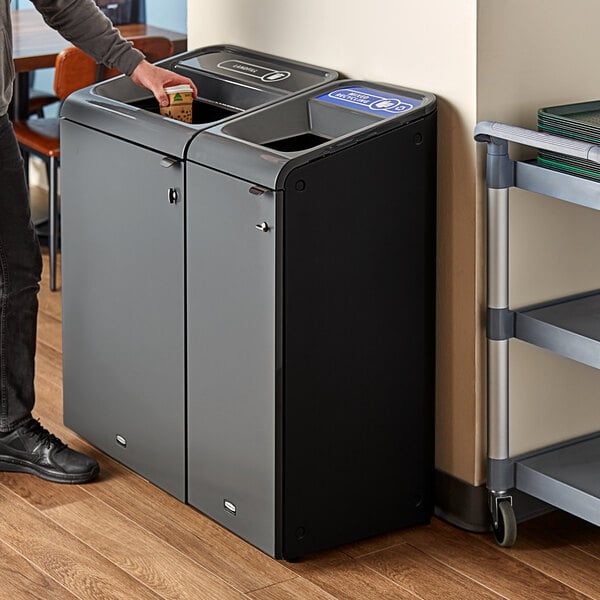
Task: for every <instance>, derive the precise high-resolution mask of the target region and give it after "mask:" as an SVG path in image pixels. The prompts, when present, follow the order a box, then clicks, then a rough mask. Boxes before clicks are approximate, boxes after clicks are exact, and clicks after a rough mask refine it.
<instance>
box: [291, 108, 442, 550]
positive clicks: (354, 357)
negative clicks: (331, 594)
mask: <svg viewBox="0 0 600 600" xmlns="http://www.w3.org/2000/svg"><path fill="white" fill-rule="evenodd" d="M435 200H436V114H435V113H434V114H431V115H429V116H428V117H426V118H425V119H423V120H421V121H418V122H416V123H412V124H409V125H407V126H405V127H403V128H401V129H397V130H394V131H392V132H389V133H387V134H384V135H382V136H379V137H377V138H374V139H371V140H368V141H365V142H363V143H361V144H358V145H356V146H353V147H350V148H348V149H345V150H343V151H341V152H339V153H337V154H334V155H331V156H329V157H325V158H322V159H320V160H317V161H315V162H313V163H309V164H307V165H304V166H302V167H300V168H298V169H296V170H295V171H293V172H292V173H291V174H290V176H289V177H288V179H287V181H286V185H285V194H284V203H285V207H284V224H283V252H284V256H283V274H282V276H283V282H282V286H283V305H282V311H283V315H282V316H283V357H282V358H283V391H282V394H283V402H282V405H281V410H282V415H281V416H282V420H281V423H282V429H283V435H282V436H281V438H280V439H281V444H282V452H283V456H282V461H281V463H280V468H281V469H282V473H280V475H281V477H282V480H281V481H282V487H281V488H280V489H281V492H282V497H281V498H280V501H281V503H282V511H281V518H282V525H283V527H282V529H283V536H282V538H283V539H282V540H281V543H282V548H281V554H282V555H283V557H284V558H288V559H293V558H297V557H299V556H301V555H303V554H307V553H309V552H315V551H318V550H322V549H324V548H328V547H332V546H335V545H338V544H343V543H348V542H352V541H354V540H358V539H361V538H365V537H369V536H372V535H377V534H380V533H383V532H386V531H390V530H394V529H398V528H401V527H405V526H410V525H414V524H419V523H427V522H428V521H429V519H430V516H431V514H432V511H433V461H434V453H433V445H434V438H433V411H434V389H435V386H434V377H435V231H436V230H435V211H436V208H435Z"/></svg>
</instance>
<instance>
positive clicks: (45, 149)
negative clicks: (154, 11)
mask: <svg viewBox="0 0 600 600" xmlns="http://www.w3.org/2000/svg"><path fill="white" fill-rule="evenodd" d="M131 41H132V42H133V44H134V46H135V47H136V48H139V49H140V50H141V51H142V52H143V53H144V54H145V55H146V57H147V58H148V60H150V61H151V62H153V61H156V60H160V59H162V58H168V57H169V56H171V55H172V54H173V45H172V43H171V42H170V40H168V39H167V38H161V37H154V36H148V37H139V38H134V39H132V40H131ZM106 71H108V70H106ZM106 71H104V70H101V71H100V73H99V69H98V65H97V64H96V62H95V61H94V60H93V59H92V58H90V57H89V56H88V55H87V54H85V53H84V52H82V51H81V50H79V49H77V48H75V47H70V48H67V49H66V50H63V51H62V52H61V53H60V54H59V55H58V56H57V58H56V63H55V73H54V93H55V94H56V96H57V98H59V99H60V100H64V99H65V98H66V97H67V96H68V95H69V94H71V93H72V92H74V91H76V90H79V89H81V88H84V87H87V86H89V85H92V84H94V83H95V82H97V81H98V80H99V79H104V78H106V77H107V75H112V72H113V70H110V72H109V73H107V72H106ZM114 73H115V74H120V73H119V72H118V71H114ZM99 75H101V77H99ZM13 125H14V129H15V135H16V136H17V141H18V142H19V146H20V147H21V152H22V153H23V157H24V158H25V160H26V162H27V159H28V157H29V155H30V154H34V155H36V156H39V157H40V158H42V159H43V160H44V162H45V163H46V166H47V170H48V188H49V195H48V204H49V216H50V223H49V233H48V247H49V250H50V289H51V290H52V291H54V290H56V255H57V252H58V238H59V232H58V230H59V227H58V177H57V176H58V164H59V161H60V128H59V119H28V120H26V121H15V122H14V123H13Z"/></svg>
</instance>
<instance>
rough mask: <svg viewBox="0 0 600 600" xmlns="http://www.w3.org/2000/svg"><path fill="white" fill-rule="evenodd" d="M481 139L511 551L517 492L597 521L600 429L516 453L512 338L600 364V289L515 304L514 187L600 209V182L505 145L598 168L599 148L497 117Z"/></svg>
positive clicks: (492, 386) (491, 446) (500, 526)
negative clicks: (514, 153) (523, 156)
mask: <svg viewBox="0 0 600 600" xmlns="http://www.w3.org/2000/svg"><path fill="white" fill-rule="evenodd" d="M475 139H476V140H477V141H478V142H486V143H487V172H486V180H487V227H488V233H487V249H488V251H487V299H488V309H487V369H488V375H487V377H488V383H487V395H488V474H487V487H488V490H489V502H490V511H491V515H492V523H493V529H494V533H495V536H496V540H497V542H498V543H499V544H500V545H501V546H505V547H510V546H512V545H513V544H514V542H515V540H516V537H517V523H516V519H515V513H514V509H513V498H512V495H511V492H512V490H520V491H522V492H525V493H527V494H529V495H530V496H533V497H535V498H538V499H539V500H542V501H544V502H546V503H548V504H550V505H553V506H555V507H557V508H560V509H562V510H565V511H567V512H570V513H572V514H574V515H577V516H578V517H581V518H583V519H585V520H587V521H590V522H591V523H594V524H595V525H600V432H596V433H593V434H590V435H587V436H585V437H580V438H577V439H572V440H568V441H564V442H562V443H560V444H555V445H552V446H549V447H546V448H541V449H538V450H536V451H533V452H529V453H527V454H526V455H521V456H516V457H514V456H511V455H510V451H509V419H508V415H509V412H508V411H509V397H508V390H509V386H508V376H509V373H508V352H509V344H508V343H509V339H510V338H517V339H520V340H523V341H526V342H529V343H530V344H533V345H535V346H537V347H539V348H544V349H547V350H551V351H553V352H556V353H557V354H560V355H562V356H565V357H568V358H570V359H572V360H576V361H578V362H581V363H583V364H586V365H589V366H592V367H595V368H597V369H598V368H600V290H595V291H590V292H588V293H585V294H579V295H577V296H570V297H567V298H560V299H555V300H553V301H550V302H546V303H544V304H538V305H536V306H531V307H527V308H524V309H518V310H511V309H510V308H509V301H508V268H509V264H508V226H509V221H508V196H509V188H511V187H516V188H521V189H524V190H528V191H530V192H536V193H538V194H544V195H546V196H552V197H554V198H558V199H560V200H564V201H566V202H571V203H572V204H578V205H580V206H585V207H588V208H591V209H595V210H600V182H598V181H594V180H591V179H587V178H583V177H578V176H576V175H572V174H568V173H564V172H558V171H555V170H551V169H549V168H546V167H544V166H541V165H540V164H538V163H537V162H536V161H514V160H511V159H510V157H509V155H508V142H515V143H517V144H521V145H525V146H530V147H533V148H537V149H539V150H542V151H547V152H551V153H556V154H558V155H561V156H562V157H565V160H566V159H568V158H570V159H573V160H577V161H581V160H583V161H587V163H588V164H594V163H596V164H600V146H597V145H594V144H590V143H587V142H583V141H578V140H573V139H568V138H562V137H558V136H555V135H550V134H546V133H541V132H537V131H530V130H528V129H523V128H520V127H514V126H511V125H505V124H503V123H493V122H481V123H479V124H478V125H477V126H476V127H475Z"/></svg>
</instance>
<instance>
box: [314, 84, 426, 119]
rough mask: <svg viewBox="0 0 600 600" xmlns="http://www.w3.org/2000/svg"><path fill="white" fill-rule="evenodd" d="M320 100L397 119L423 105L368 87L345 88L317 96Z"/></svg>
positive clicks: (413, 99) (413, 100)
mask: <svg viewBox="0 0 600 600" xmlns="http://www.w3.org/2000/svg"><path fill="white" fill-rule="evenodd" d="M317 99H318V100H322V101H323V102H329V103H330V104H338V105H340V106H345V107H346V108H354V109H356V110H362V111H363V112H367V113H371V114H375V115H379V116H381V117H395V116H396V115H399V114H400V113H405V112H407V111H409V110H412V109H413V108H417V107H418V106H420V105H421V104H422V102H421V101H420V100H417V99H416V98H406V97H405V96H398V95H397V94H390V93H388V92H384V91H382V90H372V89H370V88H366V87H345V88H338V89H336V90H332V91H331V92H327V93H326V94H321V95H320V96H317Z"/></svg>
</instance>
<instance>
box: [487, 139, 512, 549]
mask: <svg viewBox="0 0 600 600" xmlns="http://www.w3.org/2000/svg"><path fill="white" fill-rule="evenodd" d="M487 141H488V144H487V170H486V174H487V177H486V184H487V305H488V308H487V369H488V377H487V382H488V383H487V411H488V417H487V422H488V431H487V436H488V440H487V441H488V450H487V454H488V465H487V466H488V469H487V487H488V490H489V494H490V496H489V501H490V511H491V514H492V523H493V528H494V532H495V533H496V537H497V539H498V541H499V542H500V543H501V544H502V545H506V546H512V545H513V544H514V541H515V539H516V521H515V519H514V512H513V510H512V496H511V495H510V493H509V491H510V489H511V488H513V487H514V467H513V465H512V463H511V461H510V459H509V443H508V432H509V422H508V418H509V404H508V340H509V339H510V338H511V337H512V336H513V317H512V313H511V311H510V310H509V307H508V214H509V209H508V194H509V187H510V186H511V185H512V184H513V180H514V163H513V162H512V161H511V160H510V158H509V156H508V142H506V141H505V140H501V139H498V138H494V137H490V138H489V139H488V140H487Z"/></svg>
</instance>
